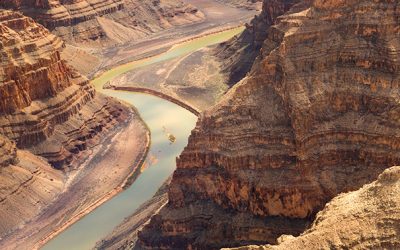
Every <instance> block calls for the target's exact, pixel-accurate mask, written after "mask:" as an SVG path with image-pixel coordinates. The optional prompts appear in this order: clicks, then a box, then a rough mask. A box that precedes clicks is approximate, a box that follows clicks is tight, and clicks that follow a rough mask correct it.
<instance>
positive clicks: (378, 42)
mask: <svg viewBox="0 0 400 250" xmlns="http://www.w3.org/2000/svg"><path fill="white" fill-rule="evenodd" d="M272 2H273V1H269V0H265V1H264V8H265V6H270V5H269V4H270V3H272ZM276 2H277V3H281V5H280V6H286V4H288V3H289V2H290V1H276ZM272 9H273V8H268V10H272ZM399 10H400V8H399V3H398V2H397V1H384V0H380V1H372V0H362V1H334V0H332V1H322V0H321V1H320V0H315V1H302V2H299V3H298V4H296V5H293V7H292V8H291V9H290V10H289V11H288V12H286V13H285V14H283V15H282V16H280V17H278V18H276V21H275V25H273V26H271V27H270V28H268V27H265V30H266V31H267V32H266V39H265V41H263V43H262V48H261V49H260V54H259V55H258V58H257V59H256V62H255V64H254V65H253V67H252V70H251V71H250V73H249V74H248V76H247V77H246V78H244V79H243V80H242V81H240V82H239V83H238V84H236V85H235V86H234V87H233V88H232V89H231V90H230V91H229V92H228V93H227V94H226V95H225V96H224V97H223V99H222V100H221V101H220V102H219V103H218V104H217V105H215V106H214V107H213V108H211V109H210V110H208V111H206V112H204V113H203V114H202V115H201V116H200V119H199V121H198V123H197V126H196V128H195V129H194V131H193V132H192V135H191V136H190V138H189V144H188V146H187V147H186V148H185V150H184V152H183V153H182V154H181V156H180V157H179V158H178V159H177V167H178V168H177V170H176V172H175V173H174V177H173V180H172V183H171V187H170V190H169V203H168V204H167V206H165V207H164V208H163V209H162V210H161V211H160V213H159V214H158V215H157V216H155V217H154V218H153V219H152V222H151V223H150V224H149V225H148V226H147V227H146V228H145V229H144V230H143V231H142V232H141V233H140V234H139V241H138V245H137V246H138V247H141V248H145V249H154V248H162V249H175V248H180V249H182V248H188V249H217V248H220V247H224V246H225V247H234V246H243V245H249V244H257V245H261V244H266V243H271V244H276V243H277V238H278V236H279V235H281V234H290V235H294V236H296V235H298V234H299V233H300V232H301V231H302V230H304V229H305V228H306V227H307V224H308V223H310V222H311V221H312V220H313V218H314V216H315V215H316V213H317V212H318V211H320V210H322V209H323V208H324V206H325V204H326V203H327V202H329V201H330V200H331V199H332V198H334V197H335V196H336V195H338V194H339V193H341V192H348V191H352V190H357V189H359V188H360V187H362V186H363V185H364V184H366V183H369V182H371V181H373V180H375V179H376V178H377V177H378V175H379V174H380V173H381V172H382V171H383V170H384V169H386V168H388V167H391V166H394V165H398V164H399V163H400V147H399V145H400V140H399V136H398V130H399V128H400V123H399V121H400V119H399V117H400V113H399V110H400V106H399V103H398V100H399V98H400V93H399V88H398V86H399V83H400V64H399V60H398V58H399V55H400V42H399V41H400V33H399V32H398V29H399V28H398V27H399V18H398V17H399V16H400V12H399ZM274 13H275V12H274ZM276 16H279V14H277V15H276ZM269 17H271V16H269ZM267 20H268V19H267ZM271 20H272V19H271ZM210 207H211V208H212V209H211V208H210ZM209 211H212V212H209ZM240 218H246V219H242V220H241V219H240ZM248 218H252V219H251V220H249V219H248ZM270 223H272V224H273V226H268V224H270ZM255 225H256V226H255ZM215 231H218V232H219V233H218V234H217V233H215V234H211V233H209V232H215Z"/></svg>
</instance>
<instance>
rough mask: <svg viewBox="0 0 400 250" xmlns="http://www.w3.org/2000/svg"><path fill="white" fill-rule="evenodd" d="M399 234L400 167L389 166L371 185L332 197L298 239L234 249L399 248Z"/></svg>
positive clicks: (290, 237) (285, 237) (283, 237)
mask: <svg viewBox="0 0 400 250" xmlns="http://www.w3.org/2000/svg"><path fill="white" fill-rule="evenodd" d="M399 231H400V167H392V168H390V169H387V170H385V171H384V172H383V173H382V174H381V175H379V177H378V180H376V181H374V182H373V183H371V184H368V185H365V186H363V187H362V188H361V189H359V190H357V191H354V192H349V193H344V194H340V195H339V196H337V197H336V198H334V199H333V200H332V201H331V202H329V203H328V204H327V205H326V206H325V208H324V209H323V210H322V211H321V212H319V213H318V214H317V217H316V219H315V221H314V223H313V224H312V226H311V228H310V229H308V230H307V231H305V232H304V233H303V234H302V235H301V236H299V237H293V236H290V235H284V236H282V237H280V239H279V242H280V243H279V245H277V246H272V245H266V246H245V247H239V248H235V250H256V249H257V250H272V249H276V250H278V249H284V250H292V249H293V250H297V249H349V248H351V249H399V248H400V234H399Z"/></svg>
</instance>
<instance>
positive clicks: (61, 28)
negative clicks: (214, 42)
mask: <svg viewBox="0 0 400 250" xmlns="http://www.w3.org/2000/svg"><path fill="white" fill-rule="evenodd" d="M0 6H3V7H4V8H10V9H14V10H20V11H22V12H23V13H24V14H25V15H27V16H30V17H32V18H33V19H34V20H35V21H37V22H39V23H41V24H43V25H44V26H45V27H46V28H48V29H50V30H51V31H52V32H53V33H54V34H56V35H58V36H60V37H61V38H62V39H63V40H65V41H68V42H69V43H79V44H82V43H92V44H93V42H95V44H99V45H103V44H105V43H106V44H110V43H121V42H127V41H132V40H135V39H138V38H141V37H143V36H146V35H148V34H150V33H152V32H155V31H158V30H161V29H164V28H168V27H171V26H173V25H180V24H185V23H190V22H194V21H200V20H202V19H203V14H202V13H201V12H200V11H198V10H197V9H196V8H195V7H194V6H191V5H188V4H185V3H183V2H182V1H180V0H173V1H170V0H169V1H164V0H157V1H152V0H145V1H136V0H134V1H131V0H130V1H124V0H47V1H31V0H22V1H16V0H12V1H3V2H2V3H0Z"/></svg>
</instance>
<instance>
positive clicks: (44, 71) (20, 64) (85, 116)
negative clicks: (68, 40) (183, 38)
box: [0, 10, 127, 168]
mask: <svg viewBox="0 0 400 250" xmlns="http://www.w3.org/2000/svg"><path fill="white" fill-rule="evenodd" d="M0 32H1V33H0V39H1V40H0V46H1V48H2V51H1V61H0V65H1V70H0V79H1V82H0V97H1V98H0V134H2V135H4V136H6V137H7V138H8V139H10V140H12V141H14V142H15V143H16V144H17V146H18V147H19V148H25V149H30V150H31V152H33V153H35V154H37V155H40V156H44V157H46V158H47V159H48V160H49V161H50V163H52V164H53V166H55V167H57V168H64V167H68V166H69V165H70V163H71V161H72V160H73V159H74V155H77V154H78V153H79V152H80V151H83V150H85V149H86V148H87V142H88V141H90V140H91V139H92V138H93V137H94V136H95V135H97V134H98V133H99V132H101V131H102V130H104V129H106V128H108V127H112V126H113V123H114V122H117V120H116V119H117V118H118V117H119V116H120V115H121V114H122V113H124V112H125V113H127V110H126V109H125V108H121V107H120V105H118V104H117V103H116V102H114V101H111V100H110V99H108V98H104V97H102V96H100V95H96V94H95V90H94V88H93V87H92V86H91V85H90V84H89V82H88V80H87V79H86V78H84V77H82V76H81V75H80V74H78V73H77V72H76V71H75V70H73V69H71V68H70V67H69V66H67V65H66V64H65V62H64V61H63V60H61V58H60V54H59V51H58V49H59V48H60V47H61V46H62V42H61V40H60V39H58V38H57V37H55V36H54V35H52V34H51V33H49V31H48V30H46V29H45V28H44V27H43V26H41V25H39V24H37V23H35V22H34V21H33V20H32V19H30V18H28V17H25V16H22V15H21V14H18V13H16V12H12V11H4V10H1V11H0ZM122 116H124V115H122ZM60 125H62V126H60Z"/></svg>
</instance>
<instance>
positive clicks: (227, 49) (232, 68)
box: [214, 0, 306, 85]
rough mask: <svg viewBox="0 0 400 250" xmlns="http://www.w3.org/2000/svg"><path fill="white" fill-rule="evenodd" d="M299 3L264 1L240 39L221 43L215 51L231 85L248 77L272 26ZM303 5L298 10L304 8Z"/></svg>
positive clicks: (276, 0)
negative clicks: (260, 9) (258, 12)
mask: <svg viewBox="0 0 400 250" xmlns="http://www.w3.org/2000/svg"><path fill="white" fill-rule="evenodd" d="M299 2H300V0H287V1H281V0H270V1H264V2H263V6H262V11H261V13H260V14H259V15H257V16H255V17H254V19H253V20H252V21H251V22H250V23H249V24H247V25H246V29H245V31H244V32H243V33H242V34H241V35H240V36H239V37H238V38H233V39H231V40H229V41H227V42H225V43H221V44H220V45H219V46H218V47H217V48H216V49H215V51H214V53H215V55H216V56H217V57H218V58H219V59H220V60H221V61H222V62H223V68H222V72H223V73H224V74H226V75H228V79H229V80H228V84H229V85H233V84H235V83H237V82H238V81H240V80H241V79H242V78H243V77H245V76H246V74H247V73H248V72H249V71H250V69H251V67H252V66H253V64H254V62H255V59H256V57H257V56H258V54H259V53H260V49H261V47H262V45H263V42H264V41H265V39H266V38H267V35H268V30H269V28H270V27H271V25H274V24H275V22H276V19H277V18H278V17H279V16H281V15H283V14H284V13H286V12H288V11H289V10H290V9H291V8H292V7H293V6H294V5H295V4H297V3H299ZM303 4H306V3H303ZM303 4H300V5H299V6H297V8H302V7H303ZM292 11H296V10H295V9H294V10H292Z"/></svg>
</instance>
